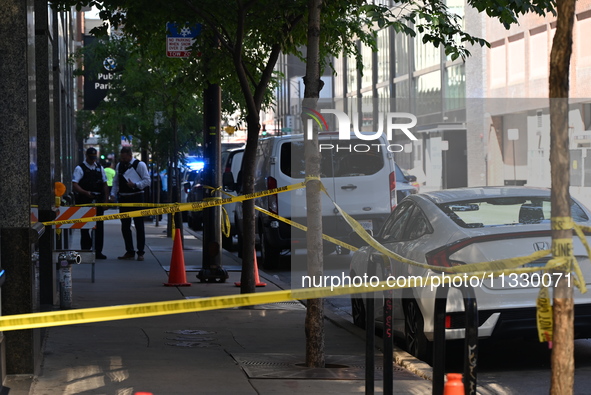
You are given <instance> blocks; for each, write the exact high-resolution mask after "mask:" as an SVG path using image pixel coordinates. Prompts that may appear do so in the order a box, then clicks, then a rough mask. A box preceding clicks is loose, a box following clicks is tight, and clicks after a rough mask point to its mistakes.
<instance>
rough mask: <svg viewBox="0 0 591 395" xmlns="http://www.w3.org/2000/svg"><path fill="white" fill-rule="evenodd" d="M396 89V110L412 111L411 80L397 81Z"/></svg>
mask: <svg viewBox="0 0 591 395" xmlns="http://www.w3.org/2000/svg"><path fill="white" fill-rule="evenodd" d="M395 89H396V111H398V112H410V91H409V89H410V84H409V80H404V81H400V82H397V83H396V84H395Z"/></svg>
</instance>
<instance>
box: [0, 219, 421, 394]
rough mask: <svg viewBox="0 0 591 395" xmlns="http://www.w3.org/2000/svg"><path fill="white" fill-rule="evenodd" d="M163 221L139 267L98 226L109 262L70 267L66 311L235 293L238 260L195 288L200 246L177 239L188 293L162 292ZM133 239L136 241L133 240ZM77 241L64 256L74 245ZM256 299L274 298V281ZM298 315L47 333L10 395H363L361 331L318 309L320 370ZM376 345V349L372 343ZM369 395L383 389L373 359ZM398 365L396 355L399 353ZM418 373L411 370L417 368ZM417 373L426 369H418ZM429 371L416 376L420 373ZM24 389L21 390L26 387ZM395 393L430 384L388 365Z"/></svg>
mask: <svg viewBox="0 0 591 395" xmlns="http://www.w3.org/2000/svg"><path fill="white" fill-rule="evenodd" d="M165 232H166V223H165V222H161V223H160V226H155V224H154V223H149V222H146V233H147V235H146V242H147V247H148V248H147V249H146V255H145V261H143V262H138V261H135V260H134V261H121V260H117V256H119V255H123V253H124V252H125V249H124V246H123V239H122V237H121V232H120V229H119V221H118V220H117V221H109V222H106V223H105V248H104V250H103V253H104V254H106V255H107V257H108V259H106V260H102V261H101V260H99V261H97V263H96V267H95V270H96V274H95V277H96V278H95V282H94V283H93V282H91V265H88V264H81V265H76V266H74V267H73V269H72V272H73V292H72V293H73V308H87V307H99V306H113V305H123V304H132V303H146V302H157V301H167V300H177V299H185V298H201V297H208V296H217V295H232V294H239V291H240V290H239V288H238V287H236V286H234V282H235V281H239V278H240V272H239V270H240V265H241V262H240V260H239V259H238V258H237V257H235V255H233V254H230V253H228V252H226V251H224V254H223V259H222V263H223V265H224V267H225V268H226V269H227V270H228V271H229V274H230V278H229V279H228V280H227V282H225V283H200V282H199V280H197V278H196V277H195V275H196V274H197V273H196V271H194V270H197V269H198V268H199V267H201V254H202V252H201V240H200V239H199V238H198V237H196V236H198V235H196V234H193V233H192V232H189V231H186V232H185V249H184V260H185V267H186V269H187V281H188V282H190V283H192V286H190V287H165V286H163V285H162V284H163V283H164V282H167V281H168V274H167V271H166V270H168V267H169V265H170V260H171V255H172V245H173V242H172V240H171V239H170V238H167V237H166V233H165ZM134 238H135V234H134ZM78 245H79V244H78V241H77V239H76V237H74V238H73V240H72V245H71V249H74V250H75V249H76V248H77V247H78ZM260 275H261V280H263V281H265V282H266V283H267V286H266V287H265V288H257V292H265V291H274V290H279V289H281V287H282V284H280V283H279V282H278V281H277V280H276V279H275V278H273V277H272V276H268V275H266V274H265V273H263V272H260ZM304 317H305V307H304V306H303V305H302V304H301V303H299V302H295V301H294V302H285V303H276V304H270V305H257V306H250V307H243V308H235V309H224V310H214V311H206V312H198V313H184V314H175V315H167V316H160V317H148V318H136V319H127V320H119V321H108V322H99V323H92V324H80V325H70V326H62V327H54V328H49V329H48V330H47V335H46V337H45V345H44V349H43V355H44V358H43V362H42V366H41V373H40V375H39V376H36V377H33V378H30V377H14V376H12V377H9V379H8V380H7V382H6V383H5V387H8V388H10V392H9V393H10V394H11V395H25V394H32V395H55V394H113V395H115V394H117V395H127V394H130V395H131V394H135V393H137V392H142V391H143V392H148V393H152V394H154V395H171V394H226V393H232V394H282V393H290V394H332V393H334V394H336V393H339V394H342V393H364V392H365V381H364V374H365V369H364V364H365V361H364V358H365V357H364V355H365V342H364V333H363V331H361V330H359V329H358V328H357V327H355V326H353V324H352V323H350V322H349V321H347V320H345V319H343V318H342V317H340V316H338V315H337V314H334V313H332V312H330V311H329V310H328V309H327V320H326V322H325V338H326V354H327V363H328V364H329V365H328V366H329V367H327V368H324V369H310V368H306V367H304V366H303V363H304V362H305V342H306V339H305V332H304ZM377 344H379V343H377ZM376 355H377V356H376V358H377V365H378V368H377V369H376V381H375V388H376V393H380V392H381V389H382V382H381V377H382V374H381V373H382V370H381V366H380V365H381V361H380V358H381V354H380V353H379V352H378V351H376ZM397 355H398V358H400V356H401V355H402V358H404V353H398V354H397ZM419 366H420V365H419ZM425 366H426V365H425ZM429 372H430V369H429V368H428V367H426V368H425V375H428V374H429ZM29 385H30V388H29ZM394 392H395V393H396V394H427V393H430V392H431V382H430V381H429V380H425V379H423V378H421V377H419V376H417V375H415V374H412V373H410V372H409V371H407V370H405V369H403V368H401V367H400V366H395V369H394Z"/></svg>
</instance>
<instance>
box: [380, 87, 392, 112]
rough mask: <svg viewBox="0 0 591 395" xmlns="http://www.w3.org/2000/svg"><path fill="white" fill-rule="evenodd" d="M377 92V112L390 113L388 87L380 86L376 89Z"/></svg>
mask: <svg viewBox="0 0 591 395" xmlns="http://www.w3.org/2000/svg"><path fill="white" fill-rule="evenodd" d="M377 92H378V111H379V112H381V113H384V114H385V113H388V112H391V111H392V109H391V107H390V101H391V100H390V87H389V86H382V87H380V88H378V89H377Z"/></svg>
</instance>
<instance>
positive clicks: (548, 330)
mask: <svg viewBox="0 0 591 395" xmlns="http://www.w3.org/2000/svg"><path fill="white" fill-rule="evenodd" d="M311 180H314V181H320V182H321V180H320V178H319V177H307V178H306V180H305V181H304V182H301V183H298V184H293V185H289V186H285V187H281V188H275V189H271V190H267V191H260V192H256V193H252V194H247V195H240V196H236V197H233V196H232V195H229V194H227V193H226V195H228V196H230V197H229V198H220V197H215V198H209V199H207V200H206V201H204V202H199V203H182V204H179V203H176V204H172V205H170V204H163V205H154V204H147V203H146V204H142V205H140V204H134V203H129V204H126V205H125V206H136V207H155V206H159V208H153V209H150V210H138V211H133V212H129V213H125V214H112V215H103V216H97V217H89V218H82V219H75V220H64V221H52V222H44V223H43V224H44V225H54V224H56V225H57V224H69V223H76V222H90V221H97V220H98V221H101V220H111V219H120V218H132V217H138V216H146V215H158V214H165V213H173V212H178V211H187V210H202V209H203V208H207V207H213V206H217V205H223V204H227V203H232V202H241V201H244V200H249V199H255V198H259V197H263V196H269V195H274V194H277V193H282V192H288V191H293V190H296V189H301V188H304V187H305V186H306V183H307V182H308V181H311ZM320 187H321V190H322V191H323V192H324V193H325V194H326V195H327V196H328V197H329V198H330V200H331V201H332V203H333V204H334V206H335V207H336V209H337V210H338V212H339V213H340V214H341V215H342V217H343V218H344V219H345V221H346V222H347V223H348V224H349V226H350V227H351V228H352V229H353V231H355V232H356V233H357V234H358V235H359V236H360V237H361V238H362V239H363V240H364V241H365V242H366V243H368V245H369V246H371V247H372V248H374V249H375V250H377V251H379V252H380V253H382V254H383V255H384V256H387V257H389V258H392V259H395V260H397V261H400V262H402V263H406V264H409V265H414V266H417V267H421V268H424V269H429V270H432V271H434V272H436V273H437V272H439V273H441V272H445V273H449V274H448V275H447V276H448V277H445V276H444V277H443V278H442V279H439V280H438V281H439V284H443V283H444V282H442V281H444V280H445V279H450V278H451V279H454V278H457V277H460V278H464V279H465V277H462V276H464V275H471V276H481V275H483V274H485V273H487V274H488V275H491V276H493V277H496V276H501V275H507V274H510V273H516V274H521V273H532V272H537V271H540V270H544V271H551V270H568V273H571V272H573V279H574V281H573V282H574V285H575V286H577V287H578V288H579V289H580V291H581V292H582V293H585V292H586V291H587V289H586V285H585V281H584V279H583V275H582V272H581V270H580V267H579V265H578V262H577V261H576V259H575V257H574V253H573V248H572V239H562V240H553V244H552V250H542V251H536V252H535V253H533V254H531V255H528V256H523V257H516V258H508V259H500V260H495V261H490V262H479V263H471V264H466V265H461V266H453V267H441V266H433V265H428V264H424V263H421V262H416V261H412V260H409V259H406V258H404V257H402V256H400V255H398V254H396V253H394V252H393V251H390V250H388V249H387V248H385V247H384V246H383V245H381V244H380V243H378V242H377V241H376V240H375V239H374V238H373V237H372V236H371V235H370V234H369V233H368V232H367V231H366V230H365V229H364V228H363V226H361V224H359V223H358V222H357V221H356V220H355V219H354V218H353V217H351V216H350V215H349V214H347V213H346V212H345V211H343V210H342V209H341V208H340V207H339V206H338V204H337V203H336V202H335V201H334V200H333V199H332V197H331V196H330V194H329V193H328V191H327V190H326V189H325V188H324V185H322V184H321V186H320ZM209 188H211V189H214V188H212V187H209ZM218 190H221V189H220V188H218ZM222 192H223V191H222ZM223 193H225V192H223ZM101 205H105V206H123V205H121V204H117V203H113V204H101ZM255 209H257V210H258V211H260V212H262V213H264V214H265V215H269V216H271V217H273V218H275V219H278V220H280V221H283V222H285V223H287V224H289V225H291V226H294V227H296V228H298V229H301V230H303V231H307V227H306V226H304V225H301V224H298V223H296V222H294V221H291V220H289V219H287V218H284V217H281V216H279V215H277V214H274V213H271V212H269V211H267V210H265V209H263V208H261V207H257V206H255ZM226 221H227V222H228V224H227V225H226V226H227V227H228V231H229V221H228V218H227V214H226ZM552 229H562V230H565V229H573V230H574V231H575V233H576V235H577V236H578V237H579V238H580V239H581V242H582V243H583V245H584V246H585V248H586V250H587V254H588V255H589V256H591V248H590V247H589V245H588V243H587V240H586V238H585V235H584V232H591V227H584V226H580V225H577V224H575V223H574V221H572V218H570V217H558V218H552ZM323 239H325V240H328V241H330V242H332V243H335V244H337V245H340V246H342V247H344V248H347V249H350V250H353V251H355V250H357V248H356V247H355V246H352V245H349V244H347V243H344V242H342V241H340V240H337V239H335V238H332V237H330V236H327V235H323ZM550 253H552V254H553V255H554V258H553V259H551V260H549V261H548V263H547V264H546V265H545V266H544V267H542V268H540V267H520V266H523V265H525V264H527V263H529V262H532V261H535V260H537V259H540V258H542V257H544V256H547V255H549V254H550ZM436 278H437V276H428V277H426V278H418V279H419V280H421V281H422V282H421V284H426V285H429V284H431V282H432V281H434V280H433V279H436ZM380 284H384V283H380ZM413 284H414V282H413ZM413 286H415V285H409V284H405V286H399V285H398V284H397V285H396V286H394V287H392V286H389V288H391V289H396V288H408V287H413ZM381 287H382V288H383V287H384V285H382V286H381ZM371 288H374V287H371ZM380 290H382V289H380V288H377V289H374V290H373V291H372V290H368V289H366V288H365V287H363V288H362V289H361V290H360V289H359V288H358V287H352V286H345V287H339V288H330V289H328V288H313V289H303V290H292V291H279V292H271V293H259V294H252V295H251V294H249V295H248V296H241V297H236V296H225V297H215V298H207V299H201V300H199V301H191V302H188V301H184V300H183V301H176V302H174V303H173V302H158V303H147V304H140V305H133V306H137V308H138V309H140V310H141V313H137V314H136V313H133V314H130V313H129V312H130V311H132V310H126V311H127V312H126V313H125V314H121V313H120V312H117V313H116V314H114V313H112V312H113V311H114V310H112V309H115V308H111V307H104V308H97V309H84V310H79V311H75V310H71V311H69V312H68V313H59V312H56V313H37V314H32V315H22V316H18V317H19V318H20V317H23V318H24V317H27V316H31V319H40V318H39V317H38V316H39V314H42V315H44V314H55V317H61V316H63V315H64V314H66V315H67V316H68V317H69V318H67V319H66V320H65V321H68V323H84V322H95V321H102V320H110V319H125V318H134V317H145V316H152V315H164V314H175V313H183V312H191V311H203V310H212V309H217V308H227V307H240V306H247V305H252V304H261V303H275V302H282V301H287V300H294V299H309V298H322V297H327V296H331V295H332V296H336V295H346V294H353V293H360V292H377V291H380ZM259 297H260V298H261V299H259ZM210 299H211V300H210ZM237 301H239V302H237ZM170 303H173V304H172V305H171V304H170ZM191 303H192V304H191ZM204 303H205V304H204ZM174 306H177V307H178V308H175V307H174ZM120 308H122V307H120ZM150 309H151V310H150ZM87 310H88V311H95V310H96V311H97V314H108V316H105V315H101V316H100V317H101V318H95V315H89V316H88V317H86V316H85V317H83V318H78V316H72V315H71V314H82V313H84V312H85V311H87ZM140 310H137V311H140ZM99 311H100V312H99ZM133 311H134V312H135V311H136V310H133ZM93 314H94V313H93ZM9 317H13V319H18V318H17V316H7V317H6V318H9ZM3 318H4V317H0V325H1V324H2V323H3V322H4V319H3ZM52 319H53V318H51V317H50V316H47V319H46V320H45V321H43V322H40V323H39V325H40V326H57V325H66V324H67V323H64V320H63V319H62V318H60V321H59V322H61V323H55V322H57V321H51V320H52ZM56 319H57V318H56ZM72 320H73V322H70V321H72ZM537 323H538V332H539V336H540V341H548V342H551V340H552V306H551V300H550V298H549V293H548V289H547V288H543V287H542V288H541V290H540V295H539V297H538V301H537ZM32 324H35V323H33V322H28V325H32ZM29 327H31V326H29ZM11 328H12V326H11ZM13 329H19V328H13ZM13 329H4V327H3V326H0V330H13ZM20 329H24V328H20Z"/></svg>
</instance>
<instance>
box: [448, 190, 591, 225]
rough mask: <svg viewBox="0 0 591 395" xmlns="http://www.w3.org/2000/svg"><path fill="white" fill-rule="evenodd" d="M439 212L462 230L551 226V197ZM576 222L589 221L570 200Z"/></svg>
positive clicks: (474, 203)
mask: <svg viewBox="0 0 591 395" xmlns="http://www.w3.org/2000/svg"><path fill="white" fill-rule="evenodd" d="M438 206H439V208H440V209H441V210H442V211H443V212H444V213H445V214H446V215H447V216H448V217H450V218H451V219H452V220H453V221H454V222H455V223H457V224H458V225H460V226H461V227H463V228H482V227H487V226H506V225H528V224H541V223H548V224H549V223H550V217H551V214H550V208H551V206H550V197H547V198H545V197H510V198H507V197H499V198H488V199H481V200H470V201H458V202H451V203H443V204H439V205H438ZM571 215H572V218H573V220H574V221H575V222H581V221H588V220H589V218H588V217H587V215H586V214H585V212H584V211H583V209H582V208H581V207H580V206H579V205H578V204H577V203H575V202H574V201H573V200H571Z"/></svg>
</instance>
